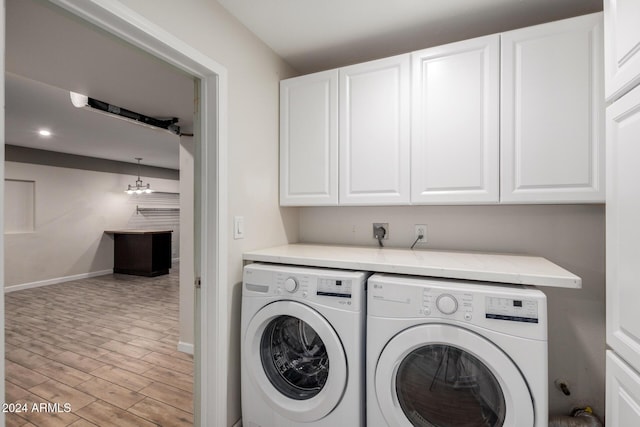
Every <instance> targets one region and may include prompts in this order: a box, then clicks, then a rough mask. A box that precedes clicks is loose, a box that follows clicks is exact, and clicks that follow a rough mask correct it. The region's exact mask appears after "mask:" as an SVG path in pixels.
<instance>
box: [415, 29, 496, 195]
mask: <svg viewBox="0 0 640 427" xmlns="http://www.w3.org/2000/svg"><path fill="white" fill-rule="evenodd" d="M499 42H500V39H499V36H498V35H493V36H488V37H481V38H478V39H473V40H467V41H464V42H459V43H453V44H449V45H445V46H439V47H435V48H430V49H425V50H423V51H419V52H414V53H413V54H412V70H413V75H412V95H413V100H412V135H411V200H412V202H413V203H417V204H428V203H492V202H493V203H495V202H498V198H499V194H498V176H499V174H498V150H499V140H498V126H499V121H498V120H499V107H498V98H499V93H498V91H499V65H498V63H499Z"/></svg>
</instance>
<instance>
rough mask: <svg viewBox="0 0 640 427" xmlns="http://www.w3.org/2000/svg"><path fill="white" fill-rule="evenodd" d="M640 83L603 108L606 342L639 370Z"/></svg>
mask: <svg viewBox="0 0 640 427" xmlns="http://www.w3.org/2000/svg"><path fill="white" fill-rule="evenodd" d="M638 135H640V86H639V87H636V88H635V89H633V90H632V91H631V92H629V93H628V94H627V95H625V96H624V97H622V98H621V99H619V100H618V101H616V102H615V103H614V104H613V105H611V106H610V107H609V108H607V206H606V208H607V212H606V220H607V252H606V253H607V344H609V346H611V348H612V349H613V350H614V351H615V352H616V353H617V354H618V355H619V356H621V357H622V358H623V359H625V360H626V361H627V362H628V363H629V364H630V365H631V366H632V367H633V368H634V369H636V370H637V371H638V372H640V311H639V310H638V302H640V262H638V261H639V260H638V253H640V221H639V220H640V138H639V137H638Z"/></svg>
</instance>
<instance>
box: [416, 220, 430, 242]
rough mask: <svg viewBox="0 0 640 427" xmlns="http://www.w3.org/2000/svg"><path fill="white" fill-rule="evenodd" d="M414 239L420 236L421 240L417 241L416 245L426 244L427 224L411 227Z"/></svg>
mask: <svg viewBox="0 0 640 427" xmlns="http://www.w3.org/2000/svg"><path fill="white" fill-rule="evenodd" d="M413 230H414V236H413V238H414V239H418V237H420V236H422V239H420V240H418V243H427V224H415V225H414V226H413Z"/></svg>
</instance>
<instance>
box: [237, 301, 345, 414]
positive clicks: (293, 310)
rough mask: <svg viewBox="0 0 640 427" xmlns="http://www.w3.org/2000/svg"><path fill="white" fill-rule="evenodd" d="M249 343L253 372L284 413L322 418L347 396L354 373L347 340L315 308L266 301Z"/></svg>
mask: <svg viewBox="0 0 640 427" xmlns="http://www.w3.org/2000/svg"><path fill="white" fill-rule="evenodd" d="M243 345H244V347H243V348H244V354H243V357H244V362H245V363H244V365H245V366H244V368H245V369H247V371H248V372H247V375H248V376H249V377H250V378H251V380H252V382H253V383H254V385H255V386H256V387H257V389H258V390H259V391H260V392H261V395H262V399H263V400H264V401H265V402H267V403H268V404H269V405H270V406H271V407H272V408H273V409H274V410H275V411H276V412H277V413H279V414H280V415H281V416H283V417H286V418H288V419H290V420H293V421H299V422H311V421H316V420H319V419H321V418H323V417H325V416H326V415H327V414H329V413H330V412H331V411H333V409H334V408H335V407H336V406H337V405H338V403H339V402H340V400H341V399H342V395H343V394H344V390H345V387H346V384H347V373H348V372H347V359H346V355H345V352H344V348H343V346H342V342H341V341H340V338H339V337H338V335H337V333H336V332H335V330H334V329H333V327H332V326H331V325H330V324H329V322H327V320H326V319H325V318H324V317H323V316H322V315H321V314H320V313H318V312H317V311H315V310H314V309H312V308H311V307H309V306H306V305H304V304H300V303H297V302H294V301H277V302H274V303H272V304H269V305H266V306H265V307H264V308H262V309H261V310H260V311H258V312H257V313H256V315H255V316H254V317H253V318H252V319H251V321H250V322H249V325H248V327H247V330H246V332H245V336H244V343H243Z"/></svg>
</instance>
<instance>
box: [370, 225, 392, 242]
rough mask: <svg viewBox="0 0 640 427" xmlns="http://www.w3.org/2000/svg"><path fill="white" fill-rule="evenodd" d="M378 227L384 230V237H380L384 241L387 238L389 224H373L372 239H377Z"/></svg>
mask: <svg viewBox="0 0 640 427" xmlns="http://www.w3.org/2000/svg"><path fill="white" fill-rule="evenodd" d="M380 227H382V228H384V236H383V237H382V238H383V239H384V240H387V239H388V238H389V223H388V222H374V223H373V238H374V239H378V233H379V232H380V230H379V229H380Z"/></svg>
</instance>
